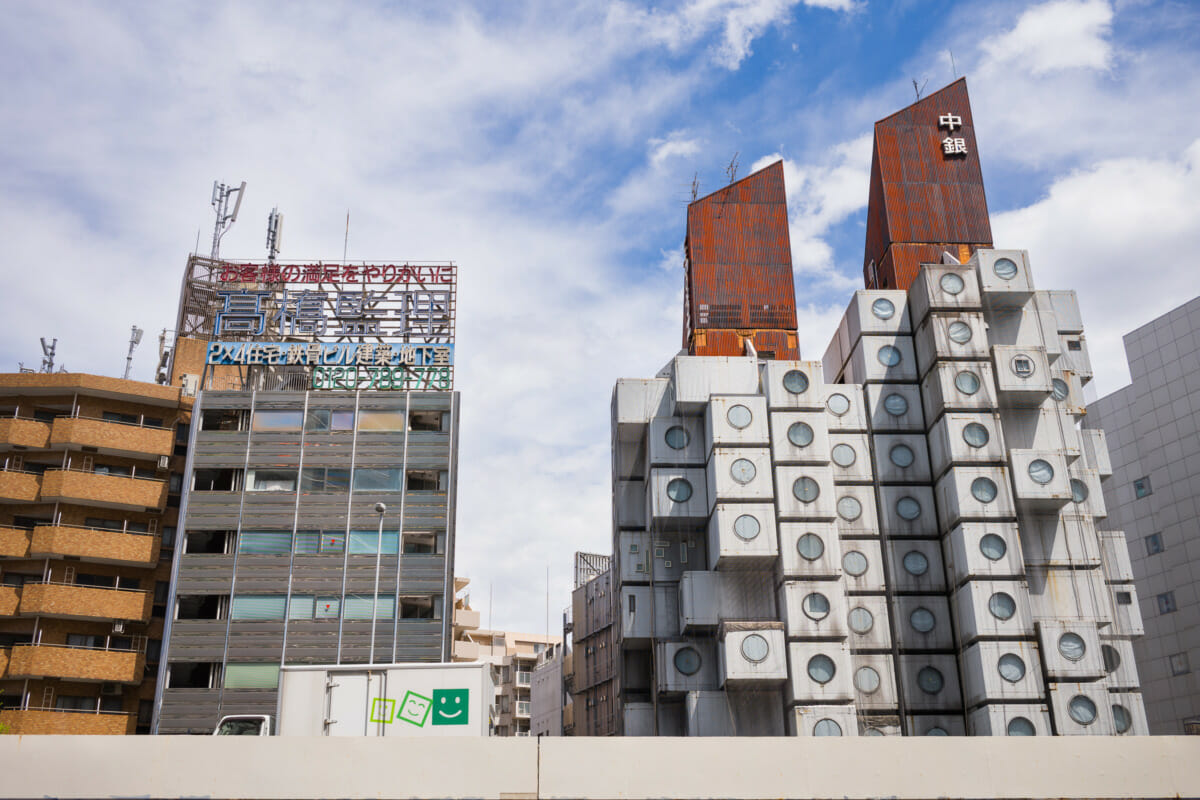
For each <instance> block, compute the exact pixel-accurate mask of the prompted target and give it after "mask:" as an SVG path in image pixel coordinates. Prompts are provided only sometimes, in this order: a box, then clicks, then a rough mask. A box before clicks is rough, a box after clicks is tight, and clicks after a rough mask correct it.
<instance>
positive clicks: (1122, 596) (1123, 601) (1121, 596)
mask: <svg viewBox="0 0 1200 800" xmlns="http://www.w3.org/2000/svg"><path fill="white" fill-rule="evenodd" d="M1117 605H1119V606H1131V605H1133V593H1132V592H1117Z"/></svg>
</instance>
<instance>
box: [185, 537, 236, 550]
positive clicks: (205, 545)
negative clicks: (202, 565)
mask: <svg viewBox="0 0 1200 800" xmlns="http://www.w3.org/2000/svg"><path fill="white" fill-rule="evenodd" d="M231 535H232V531H188V532H187V536H186V538H185V545H184V552H185V553H187V554H189V555H224V554H225V553H228V552H229V541H230V536H231Z"/></svg>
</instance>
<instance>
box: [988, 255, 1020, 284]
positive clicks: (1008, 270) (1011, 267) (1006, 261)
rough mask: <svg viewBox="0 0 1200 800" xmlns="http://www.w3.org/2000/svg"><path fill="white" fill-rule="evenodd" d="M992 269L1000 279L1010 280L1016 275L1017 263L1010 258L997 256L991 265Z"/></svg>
mask: <svg viewBox="0 0 1200 800" xmlns="http://www.w3.org/2000/svg"><path fill="white" fill-rule="evenodd" d="M992 271H993V272H995V273H996V277H997V278H999V279H1000V280H1002V281H1011V280H1012V279H1013V278H1015V277H1017V264H1016V262H1015V261H1013V260H1012V259H1011V258H997V259H996V263H995V264H993V265H992Z"/></svg>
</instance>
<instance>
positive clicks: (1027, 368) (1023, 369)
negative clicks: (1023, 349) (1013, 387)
mask: <svg viewBox="0 0 1200 800" xmlns="http://www.w3.org/2000/svg"><path fill="white" fill-rule="evenodd" d="M1012 368H1013V372H1015V373H1016V374H1017V375H1018V376H1019V377H1022V378H1028V377H1029V376H1030V375H1032V374H1033V361H1031V360H1030V359H1028V358H1026V357H1025V356H1017V357H1016V358H1014V359H1013V360H1012Z"/></svg>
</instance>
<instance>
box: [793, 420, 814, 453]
mask: <svg viewBox="0 0 1200 800" xmlns="http://www.w3.org/2000/svg"><path fill="white" fill-rule="evenodd" d="M787 436H788V441H789V442H791V443H792V444H794V445H796V447H808V446H809V445H810V444H812V440H813V429H812V428H810V427H809V426H808V425H807V424H806V423H803V422H793V423H792V424H791V425H790V426H789V427H788V433H787Z"/></svg>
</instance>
